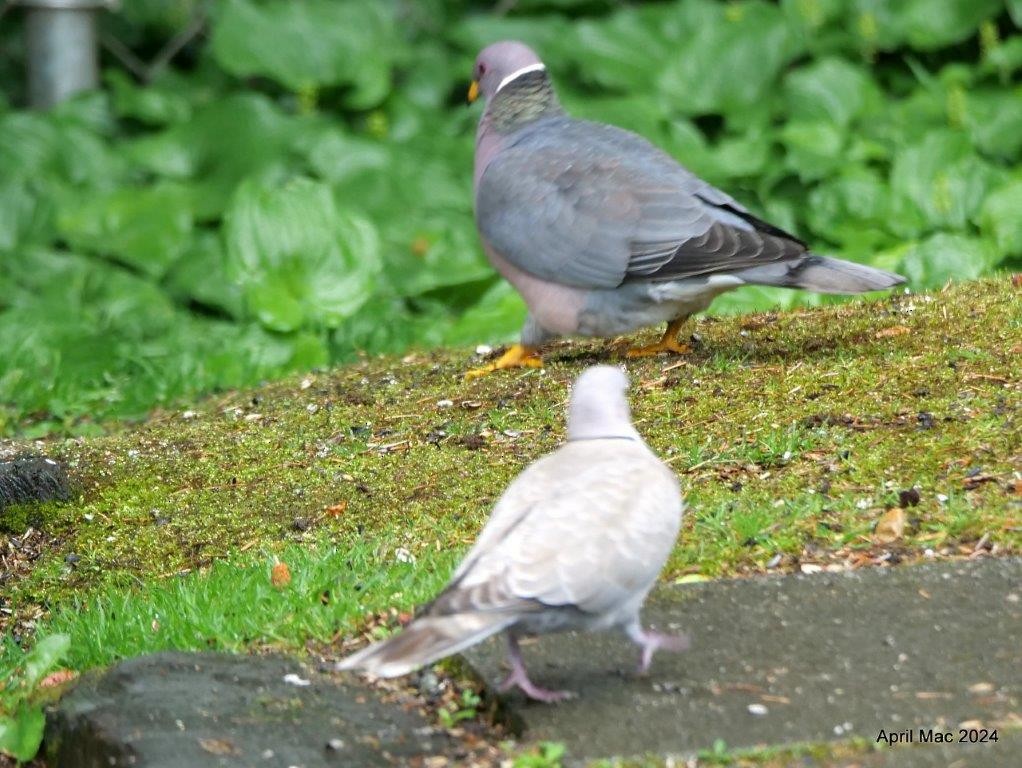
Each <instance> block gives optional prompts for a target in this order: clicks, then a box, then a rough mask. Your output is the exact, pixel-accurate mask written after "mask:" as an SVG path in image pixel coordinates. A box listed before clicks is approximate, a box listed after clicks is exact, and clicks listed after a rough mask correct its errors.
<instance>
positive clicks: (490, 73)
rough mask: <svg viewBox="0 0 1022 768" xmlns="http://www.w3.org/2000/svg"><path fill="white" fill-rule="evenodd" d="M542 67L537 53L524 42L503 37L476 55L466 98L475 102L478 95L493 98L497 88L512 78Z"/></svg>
mask: <svg viewBox="0 0 1022 768" xmlns="http://www.w3.org/2000/svg"><path fill="white" fill-rule="evenodd" d="M543 69H546V67H544V66H543V62H542V61H540V60H539V56H537V55H536V53H535V51H533V50H532V49H531V48H530V47H529V46H527V45H526V44H525V43H519V42H518V41H516V40H502V41H501V42H499V43H493V44H492V45H488V46H486V47H485V48H483V50H482V51H480V52H479V55H478V56H476V63H475V67H474V68H473V70H472V85H471V87H470V88H469V89H468V100H469V101H475V100H476V99H477V98H478V97H479V96H480V94H481V95H482V97H483V98H484V99H487V100H489V99H492V98H493V96H494V95H495V94H496V93H497V91H499V90H500V89H501V88H503V87H504V86H505V85H507V84H508V83H510V82H511V81H512V80H514V79H515V78H517V77H519V76H521V75H524V74H527V73H529V72H535V71H537V70H543Z"/></svg>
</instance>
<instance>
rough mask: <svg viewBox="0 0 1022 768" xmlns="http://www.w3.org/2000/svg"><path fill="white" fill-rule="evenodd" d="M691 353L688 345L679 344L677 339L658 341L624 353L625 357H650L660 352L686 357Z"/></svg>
mask: <svg viewBox="0 0 1022 768" xmlns="http://www.w3.org/2000/svg"><path fill="white" fill-rule="evenodd" d="M691 351H692V347H690V346H689V345H688V344H683V343H680V342H679V341H678V340H677V339H668V338H663V339H660V341H658V342H657V343H656V344H648V345H647V346H645V347H632V348H631V349H629V350H626V351H625V357H652V356H653V355H659V354H660V353H661V352H670V353H672V354H675V355H687V354H688V353H689V352H691Z"/></svg>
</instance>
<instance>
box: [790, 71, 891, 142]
mask: <svg viewBox="0 0 1022 768" xmlns="http://www.w3.org/2000/svg"><path fill="white" fill-rule="evenodd" d="M784 90H785V96H786V98H787V114H788V115H789V116H790V117H791V119H793V120H806V121H816V120H829V121H831V122H832V123H834V124H836V125H838V126H841V127H845V126H847V125H848V124H849V123H851V122H852V121H853V120H855V119H856V118H858V117H860V116H863V115H866V114H869V113H871V112H874V111H876V110H877V109H878V108H879V105H880V102H881V96H880V89H879V88H878V87H877V85H876V83H875V82H874V81H873V79H872V77H871V76H870V74H869V72H868V71H867V70H866V69H865V68H864V67H861V66H858V65H855V64H851V63H849V62H848V61H845V60H844V59H839V58H835V57H825V58H822V59H819V60H817V61H815V62H813V63H812V64H809V65H807V66H804V67H801V68H799V69H796V70H794V71H792V72H791V73H790V74H789V75H788V76H787V77H786V78H785V80H784Z"/></svg>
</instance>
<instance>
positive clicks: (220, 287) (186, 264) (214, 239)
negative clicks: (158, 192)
mask: <svg viewBox="0 0 1022 768" xmlns="http://www.w3.org/2000/svg"><path fill="white" fill-rule="evenodd" d="M164 285H166V287H167V290H168V292H169V293H170V294H171V295H174V296H177V297H178V298H179V299H180V300H181V301H182V303H188V302H195V303H196V304H198V305H201V306H203V307H206V308H209V309H214V310H218V311H221V312H224V313H226V314H227V315H229V316H231V317H233V318H236V319H241V318H242V317H244V314H245V312H244V304H245V302H244V298H243V296H242V293H241V288H240V286H238V284H237V283H236V282H235V281H234V280H232V279H231V278H230V276H229V275H228V269H227V254H226V252H225V251H224V246H223V241H222V239H221V237H220V235H219V233H213V232H197V233H196V234H195V236H194V237H193V238H192V240H191V242H190V243H189V245H188V247H187V249H186V250H185V252H184V253H183V254H182V255H181V258H180V259H178V261H177V263H176V264H175V265H174V266H173V268H172V269H171V270H170V272H169V273H168V274H167V275H166V277H165V278H164Z"/></svg>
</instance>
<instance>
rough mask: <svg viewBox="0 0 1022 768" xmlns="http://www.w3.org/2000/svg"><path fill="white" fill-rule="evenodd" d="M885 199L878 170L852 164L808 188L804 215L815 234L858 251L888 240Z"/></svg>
mask: <svg viewBox="0 0 1022 768" xmlns="http://www.w3.org/2000/svg"><path fill="white" fill-rule="evenodd" d="M889 200H890V194H889V190H888V188H887V186H886V184H885V183H884V181H883V180H882V178H881V177H880V174H879V173H877V172H876V171H875V170H873V169H872V168H868V167H863V166H852V167H849V168H847V169H846V170H845V171H844V172H843V173H841V174H840V175H838V176H835V177H832V178H829V179H827V180H825V181H824V182H823V183H822V184H820V185H819V186H818V187H816V188H815V189H813V190H812V192H811V193H810V194H809V204H808V205H807V206H806V211H805V214H806V217H807V219H808V222H809V228H810V229H811V230H812V231H813V232H814V233H815V234H816V235H817V236H819V237H821V238H824V239H826V240H829V241H831V242H836V243H838V244H840V245H842V246H843V247H844V248H845V249H847V250H849V251H850V252H852V253H855V254H861V253H863V252H864V251H869V250H872V249H874V248H876V247H878V246H880V245H882V244H883V243H885V242H886V241H888V240H889V239H890V237H891V236H890V235H889V234H888V232H887V224H888V219H889V217H890V216H891V210H890V203H889Z"/></svg>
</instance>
